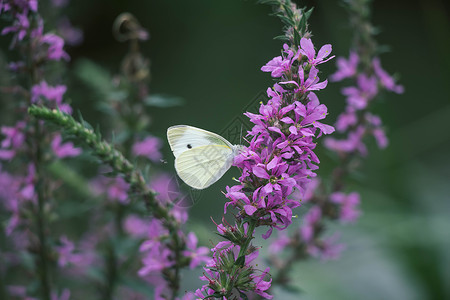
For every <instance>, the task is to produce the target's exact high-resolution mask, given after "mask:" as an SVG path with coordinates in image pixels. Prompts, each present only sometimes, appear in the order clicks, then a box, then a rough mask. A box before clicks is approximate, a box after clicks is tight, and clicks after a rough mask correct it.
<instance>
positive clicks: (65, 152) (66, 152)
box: [51, 134, 81, 158]
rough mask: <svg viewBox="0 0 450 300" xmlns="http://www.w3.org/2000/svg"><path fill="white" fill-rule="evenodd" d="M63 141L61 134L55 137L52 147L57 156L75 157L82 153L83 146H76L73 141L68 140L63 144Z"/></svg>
mask: <svg viewBox="0 0 450 300" xmlns="http://www.w3.org/2000/svg"><path fill="white" fill-rule="evenodd" d="M61 142H62V137H61V134H57V135H55V136H54V137H53V140H52V143H51V147H52V150H53V153H54V154H55V155H56V156H57V157H59V158H64V157H73V156H78V155H80V154H81V148H75V147H74V146H73V143H72V142H67V143H64V144H62V143H61Z"/></svg>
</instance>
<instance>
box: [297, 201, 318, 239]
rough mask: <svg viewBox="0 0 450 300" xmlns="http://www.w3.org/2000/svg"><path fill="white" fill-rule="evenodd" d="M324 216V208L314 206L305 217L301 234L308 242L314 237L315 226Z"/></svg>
mask: <svg viewBox="0 0 450 300" xmlns="http://www.w3.org/2000/svg"><path fill="white" fill-rule="evenodd" d="M321 218H322V210H321V209H320V207H318V206H313V207H312V208H311V209H310V210H309V211H308V213H307V214H306V215H305V216H304V217H303V221H304V224H303V226H302V227H301V228H300V234H301V236H302V238H303V240H304V241H305V242H307V243H309V242H311V240H312V239H313V238H314V227H315V226H316V224H318V223H319V222H320V220H321Z"/></svg>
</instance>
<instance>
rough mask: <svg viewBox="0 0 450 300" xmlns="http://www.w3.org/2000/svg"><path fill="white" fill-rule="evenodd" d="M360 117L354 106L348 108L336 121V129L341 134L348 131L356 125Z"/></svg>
mask: <svg viewBox="0 0 450 300" xmlns="http://www.w3.org/2000/svg"><path fill="white" fill-rule="evenodd" d="M357 122H358V117H357V116H356V110H355V109H354V108H353V107H352V106H347V108H346V109H345V111H344V112H343V113H341V114H340V115H339V116H338V118H337V120H336V129H337V130H338V131H339V132H344V131H346V130H347V129H348V128H349V127H351V126H353V125H356V123H357Z"/></svg>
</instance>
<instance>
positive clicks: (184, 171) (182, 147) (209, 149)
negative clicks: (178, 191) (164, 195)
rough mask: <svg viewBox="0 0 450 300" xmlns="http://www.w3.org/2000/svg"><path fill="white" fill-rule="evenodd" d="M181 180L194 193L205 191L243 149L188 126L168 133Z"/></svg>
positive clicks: (213, 134)
mask: <svg viewBox="0 0 450 300" xmlns="http://www.w3.org/2000/svg"><path fill="white" fill-rule="evenodd" d="M167 140H168V141H169V145H170V149H172V152H173V154H174V155H175V169H176V170H177V174H178V176H180V178H181V179H182V180H183V181H184V182H185V183H186V184H187V185H189V186H191V187H193V188H194V189H199V190H202V189H205V188H207V187H209V186H210V185H211V184H213V183H214V182H216V181H217V180H219V179H220V178H221V177H222V176H223V174H225V172H226V171H228V169H229V168H230V167H231V165H232V164H233V159H234V157H235V156H236V155H237V154H239V151H240V149H242V146H241V145H232V144H231V143H230V142H229V141H227V140H226V139H224V138H223V137H221V136H220V135H218V134H215V133H212V132H209V131H206V130H203V129H200V128H196V127H192V126H187V125H176V126H172V127H169V128H168V129H167Z"/></svg>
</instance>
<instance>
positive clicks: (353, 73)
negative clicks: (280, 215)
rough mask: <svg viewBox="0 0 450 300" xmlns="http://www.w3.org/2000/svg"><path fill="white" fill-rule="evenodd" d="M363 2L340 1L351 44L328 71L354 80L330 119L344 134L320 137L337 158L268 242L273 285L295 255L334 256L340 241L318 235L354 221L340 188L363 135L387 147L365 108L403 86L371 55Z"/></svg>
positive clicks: (350, 196)
mask: <svg viewBox="0 0 450 300" xmlns="http://www.w3.org/2000/svg"><path fill="white" fill-rule="evenodd" d="M368 3H369V1H368V0H349V1H345V4H346V7H347V8H348V10H349V12H350V20H351V25H352V28H354V29H355V32H354V46H353V50H352V51H351V52H350V58H349V59H348V60H347V59H345V58H338V59H337V66H338V71H337V72H336V73H335V74H333V75H332V76H331V80H333V81H340V80H343V79H345V78H350V79H352V81H353V84H354V86H350V87H346V88H344V89H342V94H343V95H344V96H346V97H347V107H346V108H345V111H344V112H343V113H342V114H341V115H339V117H338V119H337V122H336V124H335V127H336V129H337V131H338V132H340V133H341V134H342V135H344V136H346V137H344V138H343V139H336V138H331V137H329V138H327V139H325V146H326V147H327V148H328V149H330V150H332V151H335V152H336V153H337V154H338V157H339V163H338V165H337V166H336V168H335V169H334V171H333V172H332V174H331V179H330V182H329V183H330V184H331V189H330V188H327V187H326V186H325V184H324V182H323V181H321V180H319V179H315V180H314V181H313V182H311V183H310V185H309V186H308V188H307V192H306V193H305V195H304V197H303V202H307V203H310V204H311V207H310V209H309V211H308V212H307V214H306V216H305V217H304V224H303V226H302V227H300V228H299V229H298V230H296V231H295V233H294V235H293V236H292V237H288V236H286V235H284V236H281V237H280V238H279V240H278V242H277V243H274V244H272V245H273V246H272V247H271V252H272V253H273V254H275V255H274V256H273V257H272V262H273V264H274V265H275V266H277V269H278V270H279V271H278V273H277V275H276V276H275V278H274V282H276V283H278V284H287V283H288V282H289V271H290V269H291V268H292V266H293V265H294V263H295V262H297V261H299V260H304V259H307V258H308V257H310V256H315V257H321V258H322V259H333V258H337V257H338V256H339V252H340V251H341V250H342V249H343V248H344V246H343V245H342V244H336V240H337V235H334V236H331V237H328V238H323V235H324V233H325V231H326V225H325V223H326V221H327V220H339V221H340V222H342V223H352V222H355V221H356V220H357V218H358V217H359V215H360V211H359V210H358V208H357V207H358V205H359V203H360V197H359V194H358V193H357V192H350V193H348V192H345V190H346V182H345V179H346V177H347V176H348V175H349V174H351V173H352V172H353V171H354V170H355V168H356V167H357V166H359V165H360V159H361V156H365V155H366V154H367V148H366V145H365V142H366V140H367V138H369V137H370V136H373V137H374V138H375V140H376V142H377V144H378V146H379V148H385V147H386V146H387V138H386V136H385V133H384V131H383V127H382V123H381V119H380V118H379V117H378V116H375V115H373V114H371V113H370V106H371V104H372V103H373V100H374V99H375V98H376V96H377V95H378V94H379V91H380V89H386V90H390V91H393V92H396V93H402V92H403V87H402V86H399V85H396V84H395V81H394V80H393V78H392V77H390V76H389V75H388V74H387V73H386V72H385V71H384V70H383V69H381V65H380V60H379V58H378V57H376V53H377V44H376V40H375V39H374V29H373V25H372V24H371V23H370V14H369V12H370V9H369V7H368ZM283 248H290V249H291V255H290V257H288V258H287V259H286V260H284V261H283V260H280V259H279V258H277V257H278V256H279V255H278V253H279V252H280V251H281V250H282V249H283Z"/></svg>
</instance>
